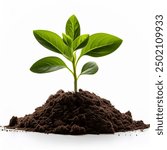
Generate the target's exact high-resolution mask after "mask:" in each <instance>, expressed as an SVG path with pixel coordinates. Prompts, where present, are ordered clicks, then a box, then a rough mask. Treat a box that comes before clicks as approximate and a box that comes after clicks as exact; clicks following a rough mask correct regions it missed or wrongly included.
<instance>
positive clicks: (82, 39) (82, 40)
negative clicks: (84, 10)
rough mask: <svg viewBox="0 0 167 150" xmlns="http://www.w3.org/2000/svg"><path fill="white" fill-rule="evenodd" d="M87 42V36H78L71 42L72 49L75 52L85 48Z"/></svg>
mask: <svg viewBox="0 0 167 150" xmlns="http://www.w3.org/2000/svg"><path fill="white" fill-rule="evenodd" d="M88 40H89V34H84V35H81V36H78V37H77V38H76V39H75V40H74V42H73V49H74V50H77V49H80V48H83V47H85V46H86V44H87V43H88Z"/></svg>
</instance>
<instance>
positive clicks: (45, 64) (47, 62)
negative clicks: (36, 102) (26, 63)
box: [30, 56, 98, 75]
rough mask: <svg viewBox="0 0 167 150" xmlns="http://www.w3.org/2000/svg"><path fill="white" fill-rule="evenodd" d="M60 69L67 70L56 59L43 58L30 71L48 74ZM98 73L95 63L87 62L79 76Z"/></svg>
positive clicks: (65, 66) (63, 64) (59, 60)
mask: <svg viewBox="0 0 167 150" xmlns="http://www.w3.org/2000/svg"><path fill="white" fill-rule="evenodd" d="M62 68H67V69H69V68H68V67H67V65H66V64H65V63H64V62H63V61H62V60H61V59H60V58H58V57H54V56H51V57H45V58H42V59H40V60H38V61H37V62H36V63H34V64H33V65H32V67H31V68H30V70H31V71H33V72H34V70H35V72H36V73H48V72H53V71H57V70H59V69H62ZM97 71H98V66H97V64H96V63H95V62H88V63H86V64H85V65H84V66H83V67H82V70H81V73H80V75H84V74H95V73H96V72H97Z"/></svg>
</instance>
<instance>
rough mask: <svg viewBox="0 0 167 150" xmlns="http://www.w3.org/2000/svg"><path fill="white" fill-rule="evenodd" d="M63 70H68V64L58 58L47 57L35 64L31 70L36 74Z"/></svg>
mask: <svg viewBox="0 0 167 150" xmlns="http://www.w3.org/2000/svg"><path fill="white" fill-rule="evenodd" d="M62 68H67V66H66V64H65V63H64V62H63V60H61V59H60V58H58V57H53V56H51V57H45V58H42V59H40V60H38V61H37V62H35V63H34V64H33V65H32V66H31V68H30V70H31V71H32V72H34V73H48V72H53V71H56V70H59V69H62Z"/></svg>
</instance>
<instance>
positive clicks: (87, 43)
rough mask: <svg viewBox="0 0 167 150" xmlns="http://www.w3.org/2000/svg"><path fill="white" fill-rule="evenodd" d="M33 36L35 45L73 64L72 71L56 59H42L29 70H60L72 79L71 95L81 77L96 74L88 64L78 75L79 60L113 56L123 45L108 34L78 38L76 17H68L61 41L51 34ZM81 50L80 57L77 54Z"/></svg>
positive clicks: (37, 31) (39, 71)
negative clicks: (61, 56) (66, 70)
mask: <svg viewBox="0 0 167 150" xmlns="http://www.w3.org/2000/svg"><path fill="white" fill-rule="evenodd" d="M33 34H34V36H35V38H36V39H37V41H38V42H39V43H40V44H41V45H42V46H44V47H45V48H47V49H49V50H51V51H53V52H56V53H58V54H61V55H63V56H64V57H65V58H66V59H67V60H69V61H70V62H71V63H72V69H70V67H68V66H67V65H66V63H65V62H64V61H63V60H62V59H60V58H59V57H55V56H51V57H45V58H42V59H40V60H38V61H37V62H35V63H34V64H33V65H32V67H31V68H30V70H31V71H32V72H35V73H48V72H53V71H56V70H59V69H62V68H66V69H68V70H69V71H70V72H71V73H72V75H73V77H74V91H75V92H77V81H78V79H79V77H80V76H81V75H92V74H95V73H96V72H97V71H98V66H97V64H96V63H95V62H92V61H90V62H87V63H85V64H84V65H83V67H82V69H81V72H80V74H79V75H77V64H78V62H79V60H80V59H81V57H83V56H84V55H88V56H91V57H102V56H106V55H108V54H110V53H112V52H114V51H115V50H116V49H117V48H118V47H119V46H120V45H121V43H122V40H121V39H120V38H118V37H116V36H114V35H111V34H107V33H96V34H93V35H90V36H89V34H83V35H80V24H79V22H78V19H77V18H76V16H75V15H73V16H71V17H70V18H69V19H68V20H67V23H66V29H65V33H63V34H62V38H61V37H60V36H59V35H57V34H56V33H54V32H52V31H47V30H34V31H33ZM79 49H82V50H81V52H80V55H79V56H77V55H76V51H77V50H79Z"/></svg>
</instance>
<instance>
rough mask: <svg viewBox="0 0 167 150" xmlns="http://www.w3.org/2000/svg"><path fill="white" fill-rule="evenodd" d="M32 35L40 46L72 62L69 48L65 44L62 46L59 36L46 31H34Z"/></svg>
mask: <svg viewBox="0 0 167 150" xmlns="http://www.w3.org/2000/svg"><path fill="white" fill-rule="evenodd" d="M33 33H34V36H35V38H36V39H37V41H38V42H39V43H40V44H41V45H42V46H44V47H45V48H48V49H49V50H52V51H54V52H56V53H61V54H63V55H64V56H65V57H66V58H67V59H69V60H70V61H72V52H71V50H70V48H69V47H68V46H67V45H66V44H64V42H63V40H62V39H61V37H60V36H59V35H57V34H56V33H54V32H51V31H47V30H34V31H33Z"/></svg>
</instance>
